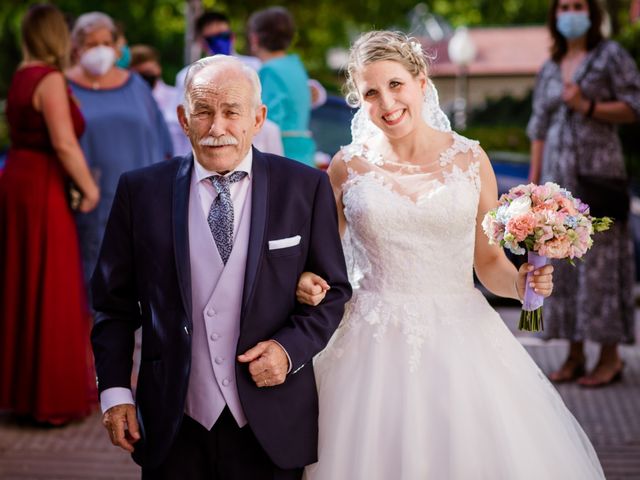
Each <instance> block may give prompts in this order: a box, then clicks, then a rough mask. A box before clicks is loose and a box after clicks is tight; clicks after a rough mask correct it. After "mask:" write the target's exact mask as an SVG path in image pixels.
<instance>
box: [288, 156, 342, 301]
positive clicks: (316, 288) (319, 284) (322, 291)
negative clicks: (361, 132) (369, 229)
mask: <svg viewBox="0 0 640 480" xmlns="http://www.w3.org/2000/svg"><path fill="white" fill-rule="evenodd" d="M327 173H328V174H329V180H330V181H331V188H332V189H333V196H334V197H335V200H336V208H337V209H338V227H339V229H340V237H342V236H343V235H344V232H345V229H346V228H347V219H346V218H345V216H344V205H343V203H342V185H343V184H344V182H346V181H347V166H346V164H345V162H344V160H343V158H342V152H338V153H336V154H335V156H334V157H333V159H332V160H331V163H330V164H329V168H328V170H327ZM329 288H330V287H329V285H328V284H327V282H326V281H325V280H324V279H323V278H322V277H320V276H318V275H316V274H315V273H312V272H303V273H302V275H300V279H299V280H298V287H297V289H296V298H297V299H298V302H300V303H305V304H307V305H318V304H319V303H320V302H321V301H322V300H323V299H324V296H325V295H326V293H327V290H329Z"/></svg>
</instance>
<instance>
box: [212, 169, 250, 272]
mask: <svg viewBox="0 0 640 480" xmlns="http://www.w3.org/2000/svg"><path fill="white" fill-rule="evenodd" d="M246 175H247V172H233V173H232V174H231V175H228V176H226V177H222V176H220V175H214V176H212V177H208V178H209V180H210V181H211V184H212V185H213V186H214V187H215V189H216V190H217V191H218V196H217V197H216V199H215V200H214V201H213V203H212V204H211V208H210V209H209V216H208V217H207V222H208V223H209V229H210V230H211V233H212V235H213V239H214V240H215V242H216V245H217V246H218V252H220V257H221V258H222V262H223V263H224V264H225V265H226V264H227V260H229V255H231V249H232V248H233V203H231V192H230V191H229V186H230V185H231V184H232V183H235V182H239V181H240V180H242V179H243V178H244V177H245V176H246Z"/></svg>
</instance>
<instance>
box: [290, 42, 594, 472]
mask: <svg viewBox="0 0 640 480" xmlns="http://www.w3.org/2000/svg"><path fill="white" fill-rule="evenodd" d="M347 88H348V91H349V93H348V96H347V99H348V101H349V102H350V103H357V104H359V105H360V109H359V111H358V113H357V114H356V116H355V118H354V122H353V125H352V134H353V142H352V143H351V144H350V145H349V146H347V147H345V148H343V149H342V150H341V152H339V153H338V154H337V155H336V157H335V158H334V159H333V161H332V163H331V166H330V169H329V175H330V177H331V182H332V185H333V188H334V192H335V196H336V201H337V204H338V211H339V217H340V227H341V233H343V242H344V244H345V251H346V253H347V260H348V263H349V267H350V270H351V274H352V279H351V280H352V282H353V283H354V287H355V288H354V296H353V298H352V300H351V302H350V304H349V305H348V307H347V310H346V313H345V316H344V319H343V320H342V323H341V325H340V327H339V328H338V330H337V331H336V333H335V335H334V337H333V338H332V341H331V343H330V344H329V346H328V347H327V348H326V349H325V350H324V351H323V352H322V353H321V354H320V355H319V356H318V357H317V358H316V359H315V365H314V368H315V371H316V376H317V385H318V393H319V399H320V419H319V420H320V437H319V452H318V455H319V461H318V462H317V463H315V464H313V465H311V466H308V467H307V469H306V470H305V478H306V479H308V480H346V479H349V480H376V479H379V480H390V479H393V480H400V479H403V480H419V479H437V480H446V479H460V480H468V479H474V480H475V479H487V480H499V479H504V480H519V479H531V480H540V479H545V480H553V479H557V480H568V479H580V480H587V479H602V478H604V475H603V472H602V468H601V467H600V463H599V461H598V458H597V456H596V453H595V451H594V449H593V447H592V446H591V444H590V442H589V440H588V438H587V437H586V435H585V433H584V432H583V430H582V429H581V427H580V426H579V425H578V423H577V422H576V420H575V419H574V417H573V416H572V415H571V413H570V412H569V410H568V409H567V408H566V407H565V405H564V404H563V402H562V400H561V398H560V396H559V395H558V393H557V392H556V390H555V389H554V388H553V386H552V385H551V384H550V383H549V382H548V381H547V379H546V377H545V376H544V375H543V374H542V373H541V371H540V370H539V369H538V367H537V366H536V365H535V363H534V362H533V361H532V360H531V358H530V356H529V355H528V354H527V352H526V351H525V350H524V349H523V347H522V346H521V345H520V344H519V343H518V341H517V340H516V339H515V338H514V337H513V336H512V334H511V333H510V332H509V330H508V329H507V328H506V327H505V326H504V323H503V322H502V320H501V319H500V317H499V316H498V314H497V313H496V312H495V311H494V310H493V309H492V308H491V307H490V306H489V304H488V303H487V301H486V300H485V299H484V297H483V296H482V294H481V293H480V292H479V291H478V290H477V289H476V288H475V287H474V283H473V270H474V269H475V272H476V274H477V275H478V278H479V279H480V281H481V282H482V283H483V284H484V285H485V287H487V288H488V289H489V290H491V291H492V292H494V293H495V294H497V295H501V296H504V297H511V298H522V296H523V292H524V288H525V276H526V273H527V272H528V271H529V269H530V268H532V267H530V266H529V265H526V264H525V265H524V266H523V267H521V268H520V270H519V271H518V270H516V268H515V267H514V266H513V265H512V264H511V263H510V262H509V260H508V259H507V258H506V257H505V255H504V253H503V251H502V250H501V249H500V248H498V247H496V246H490V245H489V244H488V241H487V238H486V237H485V235H484V233H483V232H482V228H481V221H482V218H483V217H484V214H485V212H487V210H489V209H490V208H492V207H494V206H495V205H496V199H497V187H496V180H495V176H494V173H493V170H492V168H491V164H490V163H489V160H488V158H487V156H486V154H485V153H484V152H483V151H482V149H481V148H480V146H479V145H478V143H477V142H475V141H472V140H468V139H466V138H464V137H462V136H460V135H458V134H457V133H455V132H452V131H451V129H450V126H449V122H448V120H447V119H446V117H445V116H444V114H443V112H442V111H441V110H440V108H439V106H438V99H437V94H436V91H435V88H434V87H433V85H432V83H431V82H430V81H429V79H428V78H427V66H426V63H425V58H424V54H423V51H422V48H421V46H420V44H419V43H417V42H416V41H415V40H412V39H411V38H408V37H406V36H405V35H403V34H401V33H395V32H370V33H367V34H364V35H363V36H362V37H360V39H358V40H357V41H356V42H355V44H354V45H353V47H352V49H351V55H350V63H349V66H348V73H347ZM551 271H552V267H550V266H546V267H543V268H542V269H539V270H537V271H536V272H535V279H536V280H535V281H534V282H533V286H534V287H535V289H536V290H537V291H538V292H539V293H540V294H542V295H545V296H548V295H549V294H550V293H551V289H552V278H551ZM326 288H328V286H327V285H326V283H325V282H324V280H322V279H321V278H320V277H317V276H315V275H313V274H305V275H304V276H303V278H302V279H301V280H300V284H299V290H298V298H299V300H301V301H304V302H306V303H311V304H315V303H317V302H318V301H320V300H321V299H322V297H323V292H324V290H325V289H326Z"/></svg>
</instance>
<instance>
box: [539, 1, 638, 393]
mask: <svg viewBox="0 0 640 480" xmlns="http://www.w3.org/2000/svg"><path fill="white" fill-rule="evenodd" d="M601 24H602V11H601V9H600V6H599V4H598V2H597V1H596V0H553V1H552V2H551V6H550V10H549V30H550V33H551V36H552V38H553V46H552V50H551V59H549V60H548V61H547V62H546V63H545V64H544V65H543V67H542V70H541V71H540V73H539V74H538V80H537V84H536V88H535V93H534V99H533V115H532V117H531V119H530V121H529V126H528V129H527V132H528V135H529V137H530V139H531V142H532V143H531V170H530V180H531V181H532V182H535V183H538V182H546V181H553V182H556V183H559V184H560V185H562V186H563V187H566V188H567V189H569V190H570V191H572V192H574V194H576V196H578V197H580V198H582V199H583V200H585V201H586V202H587V203H591V206H592V210H591V213H592V214H593V215H597V216H600V215H609V216H613V217H615V224H614V225H613V228H612V229H611V230H610V231H608V232H605V233H603V234H601V235H599V236H598V239H597V240H596V242H595V244H594V246H593V249H592V251H591V253H590V254H589V255H588V256H587V259H586V261H585V262H578V265H577V267H575V268H574V267H572V266H570V265H569V264H567V263H566V262H555V263H554V264H555V267H556V270H555V272H556V285H557V288H556V292H555V295H554V296H553V297H551V298H549V299H548V300H547V301H546V304H545V310H546V315H547V318H548V322H547V325H546V326H545V327H546V333H547V335H548V336H549V337H559V338H565V339H568V340H569V341H570V342H571V345H570V349H569V353H568V356H567V358H566V360H565V362H564V364H563V365H562V366H561V367H560V369H559V370H558V371H556V372H553V373H551V375H550V378H551V380H553V381H556V382H565V381H571V380H575V379H578V383H579V384H580V385H582V386H585V387H600V386H604V385H607V384H609V383H611V382H612V381H615V380H617V379H619V378H620V377H621V374H622V369H623V362H622V360H621V359H620V356H619V354H618V344H619V343H621V342H624V343H632V342H633V341H634V335H633V295H632V291H633V279H634V273H633V251H632V248H633V247H632V243H631V237H630V233H629V226H628V223H627V221H626V216H627V213H628V197H627V196H626V195H627V192H626V185H625V180H626V177H627V174H626V172H625V166H624V160H623V156H622V149H621V146H620V140H619V138H618V135H617V130H616V124H620V123H627V122H634V121H637V120H638V118H639V117H640V75H639V74H638V69H637V67H636V65H635V63H634V61H633V59H632V58H631V57H630V56H629V55H628V54H627V52H625V51H624V50H623V49H622V47H620V45H618V44H617V43H615V42H613V41H610V40H605V39H604V38H603V36H602V33H601V30H600V28H601ZM598 185H600V186H598ZM614 199H618V200H616V201H615V202H614V201H613V200H614ZM602 201H604V204H603V205H601V206H599V204H600V203H601V202H602ZM597 205H598V206H599V208H597V207H596V206H597ZM585 340H591V341H593V342H597V343H599V344H600V345H601V350H600V359H599V360H598V362H597V363H596V366H595V368H594V369H593V370H592V371H591V372H589V373H588V374H586V375H585V355H584V351H583V342H584V341H585Z"/></svg>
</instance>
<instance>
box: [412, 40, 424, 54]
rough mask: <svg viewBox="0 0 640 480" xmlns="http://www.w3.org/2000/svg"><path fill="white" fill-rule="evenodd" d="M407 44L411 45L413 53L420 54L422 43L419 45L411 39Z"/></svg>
mask: <svg viewBox="0 0 640 480" xmlns="http://www.w3.org/2000/svg"><path fill="white" fill-rule="evenodd" d="M409 44H410V45H411V49H412V50H413V53H415V54H416V55H422V45H420V44H419V43H418V42H416V41H415V40H411V41H410V42H409Z"/></svg>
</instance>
